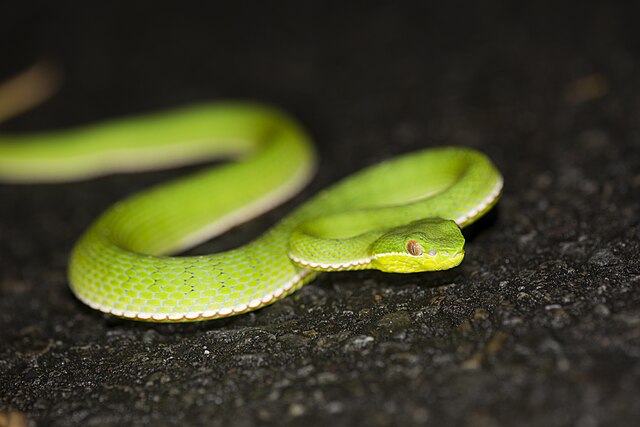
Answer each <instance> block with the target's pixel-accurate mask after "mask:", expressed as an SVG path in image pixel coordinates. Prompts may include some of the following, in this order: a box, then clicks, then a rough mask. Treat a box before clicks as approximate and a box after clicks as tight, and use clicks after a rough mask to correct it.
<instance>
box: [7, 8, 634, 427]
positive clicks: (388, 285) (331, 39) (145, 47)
mask: <svg viewBox="0 0 640 427" xmlns="http://www.w3.org/2000/svg"><path fill="white" fill-rule="evenodd" d="M637 17H638V14H637V10H636V8H635V7H634V6H633V5H632V2H602V1H564V2H558V1H537V2H526V3H523V2H510V1H506V0H484V1H478V2H465V1H450V2H419V1H416V2H332V1H325V2H314V3H309V4H305V3H304V2H299V1H298V2H294V1H284V2H242V1H238V2H233V3H231V2H228V3H225V2H189V1H184V2H180V3H178V2H175V3H171V4H170V3H168V2H151V1H140V2H83V1H67V2H22V3H19V2H5V3H3V4H0V40H1V42H0V57H1V58H2V61H0V80H4V79H5V78H9V77H10V76H12V75H14V74H16V73H18V72H20V71H21V70H24V69H26V68H27V67H29V66H30V65H32V64H33V63H34V62H37V61H40V60H43V59H44V60H46V61H49V62H50V63H51V64H54V65H55V66H56V67H57V69H58V70H59V71H60V75H61V77H62V79H61V83H62V84H61V86H60V88H59V89H58V91H57V93H56V94H55V95H54V96H53V97H51V99H49V100H48V101H47V102H45V103H43V104H42V105H40V106H39V107H37V108H34V109H32V110H31V111H29V112H27V113H26V114H23V115H21V116H20V117H16V118H14V119H12V120H10V121H8V122H6V123H3V124H2V125H1V126H0V130H1V131H2V132H30V131H36V130H46V129H52V128H60V127H67V126H72V125H77V124H83V123H89V122H94V121H98V120H101V119H105V118H112V117H118V116H130V115H133V114H136V113H143V112H150V111H154V110H158V109H162V108H168V107H174V106H178V105H186V104H189V103H192V102H195V101H205V100H215V99H230V98H231V99H252V100H258V101H262V102H265V103H269V104H273V105H276V106H278V107H280V108H282V109H284V110H285V111H287V112H289V113H290V114H292V115H293V116H294V117H296V118H297V119H298V120H299V121H300V122H301V123H302V124H303V125H304V126H305V127H306V128H307V129H308V131H309V132H310V134H311V135H312V137H313V139H314V141H315V143H316V144H317V147H318V149H319V154H320V168H319V171H318V176H317V177H316V179H315V180H314V181H313V182H312V184H311V185H310V186H309V188H307V189H306V190H305V191H304V192H303V193H302V194H301V195H299V196H297V197H296V199H295V200H293V201H291V202H289V203H288V204H286V205H285V206H283V207H281V208H278V209H276V210H275V211H274V212H272V213H270V214H269V215H267V216H266V217H265V218H262V219H259V220H256V221H252V222H250V223H248V224H246V225H244V226H242V227H239V228H238V229H236V230H234V231H233V232H232V233H230V234H229V235H226V236H225V237H222V238H220V239H216V240H215V241H213V242H211V243H208V244H205V245H203V246H201V247H199V248H196V249H195V250H194V252H195V253H198V252H200V253H206V252H210V251H214V250H218V249H221V248H225V247H231V246H235V245H237V244H238V242H239V241H245V240H246V239H249V238H251V237H253V236H257V235H258V234H259V233H260V232H262V231H264V230H265V229H266V227H268V226H269V224H272V223H273V222H274V221H276V220H277V219H278V218H280V217H281V216H282V215H284V214H285V213H286V212H288V211H290V209H291V208H292V207H293V206H295V205H297V204H299V203H301V202H302V201H304V200H306V199H307V198H308V197H310V196H311V195H312V194H315V193H316V192H317V191H318V190H319V189H321V188H323V187H325V186H327V185H329V184H330V183H333V182H335V181H336V180H338V179H339V178H341V177H344V176H346V175H348V174H349V173H352V172H354V171H356V170H359V169H361V168H362V167H365V166H367V165H371V164H374V163H376V162H378V161H381V160H383V159H386V158H389V157H391V156H393V155H395V154H399V153H404V152H408V151H411V150H414V149H419V148H423V147H428V146H436V145H444V144H447V145H448V144H453V145H464V146H470V147H475V148H478V149H480V150H482V151H484V152H485V153H487V154H488V155H489V156H490V157H491V158H492V159H493V160H494V161H495V162H496V164H497V165H498V167H499V168H500V169H501V171H502V172H503V174H504V176H505V182H506V187H505V193H504V196H503V199H502V201H501V203H500V205H499V206H498V209H497V210H496V211H495V212H493V213H492V215H491V217H490V218H488V219H487V220H485V221H483V222H482V223H480V224H479V226H478V227H476V228H475V229H474V230H471V231H470V232H468V234H467V237H468V238H469V243H468V246H467V259H466V260H465V262H464V264H463V265H462V266H461V267H460V268H459V269H455V270H452V271H450V272H443V273H436V274H430V275H411V276H397V275H383V274H380V273H372V272H359V273H353V274H337V275H323V276H321V277H320V278H319V279H318V280H317V281H316V282H314V283H313V284H311V285H308V286H306V287H305V288H304V289H302V290H301V291H299V292H298V293H297V294H296V295H295V296H293V297H290V298H287V299H286V300H284V301H281V302H279V303H277V304H274V305H273V306H270V307H268V308H265V309H263V310H259V311H258V312H256V313H252V314H248V315H244V316H240V317H237V318H232V319H225V320H222V321H216V322H208V323H202V324H197V325H186V326H184V325H182V326H180V325H160V326H157V325H146V324H139V323H132V322H127V321H121V320H118V319H114V318H111V317H109V316H103V315H101V314H99V313H97V312H93V311H92V310H90V309H88V308H86V307H84V306H83V305H82V304H81V303H79V302H78V301H76V300H75V299H74V298H73V296H72V295H71V293H70V292H69V290H68V288H67V283H66V278H65V268H66V260H67V256H68V252H69V250H70V249H71V247H72V245H73V242H74V241H75V239H77V237H78V236H79V234H80V233H81V232H82V230H83V229H84V228H85V227H86V226H87V225H88V224H89V223H90V222H91V221H92V220H93V219H94V218H95V217H96V216H97V215H98V214H99V213H100V212H101V211H102V210H103V209H104V208H106V207H107V206H109V205H111V204H113V203H114V202H115V201H116V200H118V199H120V198H122V197H124V196H125V195H127V194H130V193H131V192H133V191H136V190H139V189H142V188H145V187H147V186H149V185H150V184H152V183H155V182H161V181H164V180H166V179H168V178H171V177H174V176H178V175H181V174H183V173H184V172H185V170H180V171H163V172H153V173H145V174H130V175H121V176H113V177H105V178H98V179H94V180H91V181H89V182H83V183H71V184H64V185H55V186H51V185H28V186H11V185H6V184H0V331H1V332H0V411H2V412H0V415H2V416H6V417H8V416H9V415H8V414H13V415H11V416H14V417H24V419H29V420H31V422H33V423H34V425H60V426H66V425H118V424H123V423H125V424H128V425H145V424H150V423H152V422H153V423H155V424H158V425H205V424H207V425H223V424H229V423H232V424H233V425H241V426H250V425H256V424H270V423H275V424H279V425H282V424H294V425H303V424H304V425H326V424H327V423H333V424H336V425H373V426H375V425H380V426H385V425H389V426H391V425H399V424H401V423H402V424H405V425H438V426H443V425H471V426H502V425H508V426H520V425H522V426H567V425H571V426H579V427H592V426H605V425H606V426H608V425H615V426H626V425H629V426H631V425H636V423H637V420H638V419H639V418H638V417H640V410H639V409H638V406H637V404H636V403H637V402H636V400H637V399H636V398H635V396H637V394H638V392H639V391H640V346H639V345H638V342H640V340H639V339H638V338H639V335H640V304H639V302H640V291H639V289H638V285H639V284H640V269H639V267H638V263H637V254H638V252H639V251H640V247H639V244H638V241H639V240H640V231H639V225H638V218H639V215H640V141H639V136H640V135H639V124H640V97H639V95H640V50H639V49H640V45H639V40H640V33H639V31H638V26H637V23H636V21H637ZM186 169H187V170H190V169H191V168H186ZM21 419H22V418H21ZM0 424H1V423H0Z"/></svg>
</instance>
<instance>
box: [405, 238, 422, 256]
mask: <svg viewBox="0 0 640 427" xmlns="http://www.w3.org/2000/svg"><path fill="white" fill-rule="evenodd" d="M407 252H409V253H410V254H411V255H413V256H420V255H422V254H423V253H424V251H423V250H422V246H421V245H420V243H418V242H416V241H415V240H413V239H412V240H409V241H408V242H407Z"/></svg>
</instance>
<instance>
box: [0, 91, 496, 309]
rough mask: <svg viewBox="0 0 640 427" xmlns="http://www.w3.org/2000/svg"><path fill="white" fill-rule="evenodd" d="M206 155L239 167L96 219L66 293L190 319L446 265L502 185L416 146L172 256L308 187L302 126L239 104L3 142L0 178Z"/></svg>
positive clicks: (57, 175) (124, 204)
mask: <svg viewBox="0 0 640 427" xmlns="http://www.w3.org/2000/svg"><path fill="white" fill-rule="evenodd" d="M134 157H135V161H133V159H134ZM220 157H225V158H228V157H231V158H235V159H240V160H239V161H235V162H231V163H226V164H224V165H221V166H216V167H212V168H204V169H202V170H201V171H198V172H195V173H193V174H191V175H188V176H186V177H183V178H180V179H178V180H176V181H173V182H169V183H164V184H160V185H157V186H156V187H152V188H151V189H148V190H144V191H142V192H140V193H138V194H133V195H132V196H129V197H128V198H126V199H124V200H122V201H120V202H118V203H117V204H115V205H114V206H112V207H111V208H109V209H107V210H106V211H105V212H104V213H103V214H102V215H101V216H100V217H98V219H97V220H96V221H95V222H94V223H93V224H92V225H91V226H90V227H89V228H88V229H87V230H86V231H85V232H84V234H83V235H82V236H81V237H80V239H79V240H78V242H77V243H76V245H75V246H74V248H73V250H72V253H71V256H70V262H69V282H70V285H71V289H72V291H73V293H74V294H75V295H76V296H77V297H78V299H79V300H81V301H82V302H84V303H86V304H87V305H89V306H90V307H92V308H94V309H96V310H99V311H102V312H104V313H110V314H112V315H115V316H119V317H123V318H126V319H133V320H141V321H152V322H182V321H197V320H207V319H215V318H222V317H227V316H232V315H237V314H242V313H246V312H247V311H251V310H255V309H257V308H260V307H263V306H265V305H268V304H271V303H273V302H275V301H277V300H279V299H281V298H284V297H285V296H287V295H289V294H291V293H292V292H294V291H296V290H297V289H299V288H300V287H301V286H303V285H305V284H306V283H308V282H310V281H311V280H312V279H313V278H314V277H316V276H317V275H318V274H319V273H320V272H321V271H339V270H360V269H378V270H382V271H386V272H392V273H397V272H399V273H409V272H421V271H435V270H442V269H448V268H452V267H455V266H456V265H458V264H459V263H460V262H461V261H462V259H463V257H464V250H463V246H464V237H463V236H462V233H461V230H460V228H461V227H464V226H466V225H468V224H470V223H472V222H474V221H475V220H477V219H478V218H479V217H480V216H482V215H483V214H484V213H486V212H487V211H488V210H489V209H490V208H491V207H492V206H493V205H494V204H495V203H496V202H497V200H498V199H499V197H500V195H501V193H502V187H503V179H502V177H501V175H500V173H499V171H498V170H497V168H496V167H495V166H494V165H493V163H492V162H491V161H490V160H489V159H488V157H487V156H485V155H484V154H482V153H480V152H478V151H476V150H473V149H470V148H462V147H437V148H428V149H423V150H420V151H417V152H414V153H408V154H404V155H401V156H398V157H395V158H391V159H389V160H386V161H383V162H381V163H379V164H377V165H374V166H371V167H369V168H367V169H364V170H362V171H360V172H358V173H356V174H354V175H352V176H350V177H347V178H345V179H343V180H341V181H339V182H338V183H336V184H334V185H333V186H331V187H330V188H328V189H326V190H323V191H321V192H320V193H319V194H318V195H316V196H314V197H312V198H311V199H310V200H308V201H306V202H304V203H303V204H302V205H301V206H299V207H298V208H296V209H295V210H294V211H293V212H291V213H290V214H288V215H286V216H285V217H284V218H282V219H281V220H280V221H279V222H278V223H277V224H276V225H275V226H273V227H272V228H271V229H269V230H267V231H265V232H264V234H263V235H262V236H260V237H258V238H257V239H255V240H253V241H252V242H249V243H247V244H245V245H243V246H239V247H237V248H235V249H231V250H228V251H225V252H220V253H216V254H209V255H198V256H171V254H173V253H175V252H177V251H181V250H184V249H188V248H189V247H191V246H194V245H196V244H198V243H200V242H202V241H204V240H207V239H209V238H211V237H213V236H215V235H218V234H220V233H222V232H224V231H226V230H227V229H229V228H231V227H233V226H236V225H238V224H240V223H242V222H245V221H247V220H249V219H251V218H253V217H255V216H257V215H260V214H262V213H264V212H266V211H267V210H269V209H271V208H273V207H274V206H276V205H278V204H281V203H282V202H283V201H284V200H286V199H288V198H290V197H291V196H292V195H293V194H295V193H296V192H298V191H300V189H301V188H302V187H303V186H304V185H305V184H306V183H307V182H308V181H309V180H310V178H311V176H312V173H313V171H314V170H315V165H316V163H317V162H316V156H315V151H314V149H313V146H312V144H311V141H310V138H309V137H308V136H307V134H306V133H305V132H304V130H303V129H302V128H301V127H300V126H299V125H298V124H297V123H296V122H295V121H293V120H292V119H291V118H290V117H288V116H287V115H286V114H284V113H282V112H280V111H278V110H276V109H273V108H270V107H267V106H263V105H260V104H255V103H248V102H213V103H204V104H197V105H192V106H187V107H182V108H176V109H173V110H169V111H165V112H160V113H155V114H149V115H145V116H140V117H133V118H124V119H119V120H111V121H108V122H103V123H98V124H93V125H86V126H83V127H78V128H72V129H68V130H58V131H50V132H44V133H34V134H2V135H0V180H4V181H7V182H11V183H20V182H24V183H31V182H38V181H40V182H59V181H70V180H78V179H85V178H89V177H93V176H96V175H97V174H104V173H114V172H120V171H122V170H127V171H129V170H131V169H132V168H133V167H135V166H139V167H140V169H143V170H149V169H154V168H164V167H168V166H171V165H182V164H185V163H190V162H196V161H197V162H202V161H203V160H204V159H213V158H220ZM136 163H139V164H136Z"/></svg>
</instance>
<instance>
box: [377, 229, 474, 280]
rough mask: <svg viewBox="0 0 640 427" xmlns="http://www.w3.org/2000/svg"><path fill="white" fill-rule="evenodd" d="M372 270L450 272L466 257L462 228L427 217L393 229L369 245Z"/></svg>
mask: <svg viewBox="0 0 640 427" xmlns="http://www.w3.org/2000/svg"><path fill="white" fill-rule="evenodd" d="M369 250H370V254H371V258H372V261H371V267H372V268H375V269H378V270H381V271H385V272H389V273H417V272H421V271H436V270H447V269H449V268H453V267H455V266H457V265H459V264H460V263H461V262H462V259H463V258H464V237H463V236H462V232H461V231H460V227H458V225H457V224H456V223H455V222H454V221H452V220H448V219H441V218H428V219H424V220H420V221H416V222H412V223H410V224H408V225H404V226H401V227H396V228H392V229H391V230H389V231H387V232H386V233H384V234H383V235H382V236H380V237H379V238H378V239H377V240H375V241H374V242H373V243H372V244H371V246H370V249H369Z"/></svg>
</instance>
